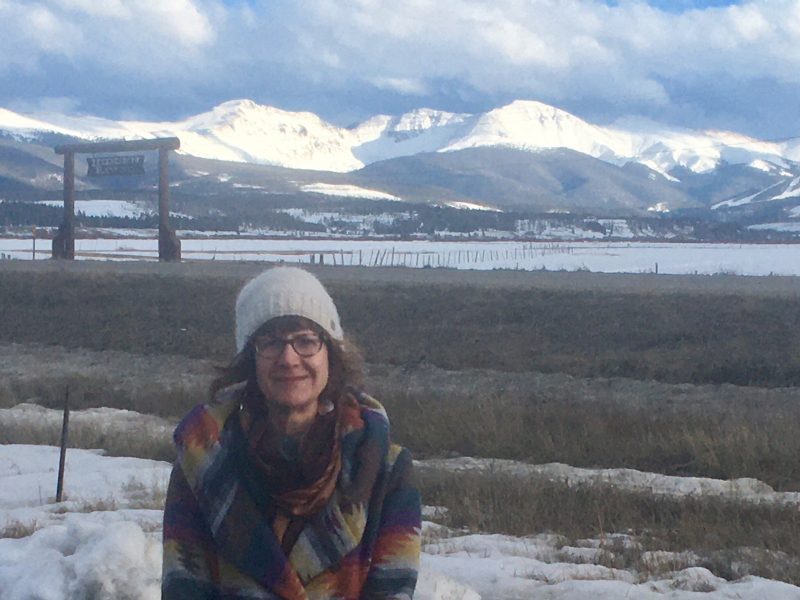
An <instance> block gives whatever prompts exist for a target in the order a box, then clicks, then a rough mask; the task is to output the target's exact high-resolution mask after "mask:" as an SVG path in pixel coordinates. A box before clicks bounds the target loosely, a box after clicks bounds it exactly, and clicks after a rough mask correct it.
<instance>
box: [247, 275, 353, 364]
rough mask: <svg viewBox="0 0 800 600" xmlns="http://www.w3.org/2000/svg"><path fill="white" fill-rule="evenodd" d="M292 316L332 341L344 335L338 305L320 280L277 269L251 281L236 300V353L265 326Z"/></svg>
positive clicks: (311, 276)
mask: <svg viewBox="0 0 800 600" xmlns="http://www.w3.org/2000/svg"><path fill="white" fill-rule="evenodd" d="M290 315H291V316H297V317H305V318H306V319H311V320H312V321H314V322H315V323H316V324H317V325H319V326H320V327H322V329H324V330H325V331H326V332H327V333H328V335H330V336H331V337H332V338H333V339H336V340H341V339H342V338H343V336H344V334H343V333H342V326H341V324H340V323H339V312H338V311H337V310H336V305H335V304H334V303H333V300H332V299H331V297H330V295H329V294H328V292H327V291H326V290H325V288H324V287H322V284H321V283H320V282H319V280H318V279H317V278H316V277H314V276H313V275H312V274H311V273H309V272H308V271H304V270H303V269H298V268H296V267H275V268H272V269H267V270H266V271H264V272H263V273H261V275H258V276H256V277H254V278H253V279H251V280H250V281H248V282H247V283H246V284H245V286H244V287H243V288H242V290H241V291H240V292H239V296H238V297H237V298H236V351H237V352H241V351H242V350H243V349H244V347H245V344H247V340H248V339H249V338H250V336H251V335H253V333H255V331H256V330H257V329H258V328H259V327H261V326H262V325H263V324H264V323H266V322H267V321H269V320H270V319H274V318H275V317H285V316H290Z"/></svg>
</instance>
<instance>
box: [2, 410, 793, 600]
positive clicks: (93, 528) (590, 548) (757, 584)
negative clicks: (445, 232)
mask: <svg viewBox="0 0 800 600" xmlns="http://www.w3.org/2000/svg"><path fill="white" fill-rule="evenodd" d="M42 412H47V413H52V414H49V415H48V416H49V418H50V420H53V419H55V417H56V413H55V411H50V410H47V409H41V408H40V407H39V408H38V409H37V410H31V407H30V406H20V407H17V408H11V409H4V410H3V411H2V414H0V422H1V423H2V425H3V426H12V425H13V426H14V427H25V426H32V425H36V424H37V423H39V422H40V419H41V417H42V416H43V415H42V414H41V413H42ZM74 416H75V417H76V420H77V421H83V422H90V421H95V422H96V424H97V426H98V427H104V428H109V427H111V423H113V422H114V421H117V420H120V421H121V424H120V425H121V428H120V431H122V430H130V427H131V425H132V424H135V421H136V414H135V413H131V412H130V411H113V410H111V409H102V410H99V411H98V410H94V411H76V412H75V413H74ZM140 416H141V417H142V418H143V423H144V422H145V420H146V422H147V423H148V427H149V426H150V425H151V424H152V423H151V422H150V420H151V419H152V417H145V416H144V415H140ZM26 419H29V420H30V423H26ZM111 429H114V427H111ZM58 455H59V451H58V448H55V447H52V446H31V445H2V446H0V482H1V483H0V531H2V536H0V598H2V599H3V600H34V599H36V600H51V599H52V600H60V599H69V600H78V599H84V598H95V599H98V600H99V599H112V598H114V599H120V598H124V599H130V600H150V599H153V600H155V599H156V598H158V597H159V582H160V572H161V545H160V536H161V516H162V514H161V508H162V505H163V501H164V494H165V490H166V485H167V479H168V476H169V470H170V465H169V464H167V463H164V462H158V461H150V460H143V459H137V458H125V457H110V456H105V455H104V454H103V452H102V451H100V450H77V449H71V450H69V452H68V454H67V470H66V475H65V485H64V489H65V499H64V501H63V502H61V503H56V502H55V500H54V496H55V488H56V479H57V477H56V473H57V467H58ZM498 465H499V468H502V469H505V470H514V469H518V470H519V469H521V470H528V471H530V470H531V469H533V470H535V471H537V472H538V473H539V474H541V475H543V476H545V477H548V478H554V479H559V480H564V481H574V482H576V483H577V482H586V481H587V480H591V479H592V478H594V479H596V480H602V481H603V482H605V483H609V482H611V483H612V484H615V485H620V486H622V487H628V488H630V487H631V486H633V487H649V488H651V489H653V491H654V492H655V493H668V494H676V493H677V494H684V493H693V494H702V493H710V494H719V495H736V497H740V498H747V499H750V500H751V501H756V502H764V501H766V502H790V503H796V502H798V500H797V498H796V497H794V495H785V496H783V495H780V494H776V493H775V492H772V491H771V490H770V488H769V487H768V486H766V485H765V484H763V483H760V482H758V481H755V480H736V481H733V482H724V481H719V480H714V479H704V478H691V479H690V480H689V481H685V482H681V481H678V480H681V479H682V478H676V477H666V476H661V475H656V474H653V473H642V472H639V471H633V470H630V469H626V470H609V469H606V470H603V471H597V472H591V471H590V470H588V469H575V468H573V467H569V466H567V465H522V464H520V463H511V462H510V461H500V462H498V461H490V460H483V461H476V460H473V459H457V460H451V461H450V462H449V463H448V462H447V461H445V462H444V463H442V464H438V463H436V462H435V461H422V462H420V463H418V468H422V469H424V468H441V467H442V466H447V467H448V468H451V469H453V470H463V469H481V468H482V469H495V468H498ZM687 479H689V478H687ZM437 512H438V511H437V509H436V508H435V507H426V509H425V514H426V518H428V519H432V520H430V521H426V522H425V523H424V527H423V538H424V543H423V555H422V568H421V573H420V582H419V587H418V593H417V594H416V595H415V598H416V599H418V600H434V599H436V600H478V599H480V598H484V599H485V600H489V599H497V600H500V599H503V600H522V599H528V598H549V599H553V600H578V599H585V598H599V599H622V598H641V599H645V600H650V599H652V600H656V599H665V598H670V599H678V598H680V599H700V598H702V599H707V600H722V599H734V598H736V599H743V600H756V599H758V600H761V599H766V598H769V599H773V600H788V599H797V598H800V588H798V587H795V586H792V585H789V584H785V583H781V582H776V581H771V580H766V579H762V578H758V577H744V578H742V579H739V580H736V581H726V580H724V579H720V578H718V577H715V576H714V575H713V574H712V573H711V572H709V571H708V570H706V569H704V568H701V567H698V566H691V562H692V560H691V553H682V555H683V556H679V555H676V554H674V553H650V556H648V557H647V560H648V561H651V562H652V563H653V566H657V565H658V564H679V563H681V562H683V563H685V564H687V565H690V566H685V567H682V568H677V569H675V570H664V569H661V570H659V569H657V568H655V569H653V572H658V573H660V574H659V575H657V576H656V575H652V576H648V575H645V574H642V573H638V572H636V571H635V570H633V569H614V568H609V567H606V566H603V565H601V564H598V563H599V562H601V557H602V555H603V554H604V553H607V552H608V551H607V549H606V548H605V547H604V544H606V543H607V542H608V538H612V537H613V538H614V539H615V540H616V542H617V543H619V544H622V545H623V546H624V545H625V544H633V543H635V541H634V540H631V539H630V538H628V537H627V536H624V535H616V536H615V535H613V534H612V535H610V536H607V538H606V539H604V540H601V539H587V540H578V541H575V542H572V543H571V544H565V543H564V540H563V539H561V538H559V537H557V536H553V535H548V534H540V535H537V536H530V537H525V538H518V537H511V536H506V535H493V534H481V533H469V532H458V531H453V530H448V529H446V528H445V527H443V526H441V525H437V524H436V523H435V522H434V521H435V520H436V518H437Z"/></svg>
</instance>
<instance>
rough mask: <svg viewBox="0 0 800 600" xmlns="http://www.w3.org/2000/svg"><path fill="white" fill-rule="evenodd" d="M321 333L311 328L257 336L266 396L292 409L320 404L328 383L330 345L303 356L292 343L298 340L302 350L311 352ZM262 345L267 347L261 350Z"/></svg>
mask: <svg viewBox="0 0 800 600" xmlns="http://www.w3.org/2000/svg"><path fill="white" fill-rule="evenodd" d="M314 339H319V335H318V334H317V333H315V332H314V331H313V330H311V329H298V330H296V331H293V332H291V333H288V334H280V335H277V334H276V335H275V336H269V335H266V336H259V337H258V338H256V340H255V341H256V348H257V350H256V355H255V361H256V380H257V381H258V387H259V388H260V389H261V392H262V393H263V394H264V396H265V397H266V398H267V399H268V400H270V401H272V402H277V403H278V404H281V405H283V406H285V407H286V408H288V409H289V410H303V409H307V408H309V407H310V406H312V405H316V403H317V401H318V400H319V395H320V394H321V393H322V390H323V389H325V386H326V385H327V383H328V348H327V346H326V345H325V344H324V343H322V344H321V346H322V347H321V348H320V349H319V351H318V352H316V353H315V354H312V355H311V356H301V355H300V354H298V353H297V351H296V350H295V349H294V347H293V346H292V344H290V343H281V342H289V341H296V344H295V345H297V346H298V348H300V349H301V352H303V353H304V354H306V353H307V352H308V350H307V348H305V347H306V346H309V345H312V344H313V340H314ZM259 348H262V349H265V350H261V351H259Z"/></svg>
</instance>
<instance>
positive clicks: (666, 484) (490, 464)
mask: <svg viewBox="0 0 800 600" xmlns="http://www.w3.org/2000/svg"><path fill="white" fill-rule="evenodd" d="M419 466H420V467H421V468H433V469H439V470H445V471H451V472H483V473H504V474H508V475H516V476H525V477H537V478H542V479H546V480H548V481H557V482H561V483H564V484H566V485H569V486H575V485H585V484H590V485H612V486H614V487H615V488H617V489H622V490H626V491H632V492H646V493H649V494H657V495H663V496H674V497H686V496H705V497H709V496H716V497H723V498H727V499H731V500H736V501H739V502H752V503H755V504H759V503H762V502H770V503H772V502H774V503H776V504H791V505H796V506H800V492H776V491H774V490H773V489H772V488H771V487H770V486H769V485H767V484H766V483H764V482H763V481H759V480H758V479H752V478H748V477H743V478H740V479H731V480H723V479H711V478H708V477H677V476H671V475H661V474H659V473H646V472H643V471H637V470H635V469H581V468H578V467H572V466H570V465H565V464H561V463H548V464H544V465H531V464H526V463H521V462H517V461H513V460H504V459H495V458H471V457H468V456H463V457H458V458H443V459H429V460H425V461H422V462H420V463H419Z"/></svg>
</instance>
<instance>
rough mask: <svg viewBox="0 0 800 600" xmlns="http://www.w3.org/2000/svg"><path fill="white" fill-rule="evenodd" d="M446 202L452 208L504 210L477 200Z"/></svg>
mask: <svg viewBox="0 0 800 600" xmlns="http://www.w3.org/2000/svg"><path fill="white" fill-rule="evenodd" d="M444 204H445V206H449V207H450V208H459V209H462V210H488V211H491V212H503V211H502V210H500V209H499V208H495V207H494V206H486V205H485V204H478V203H476V202H464V201H463V200H450V201H449V202H445V203H444Z"/></svg>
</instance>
